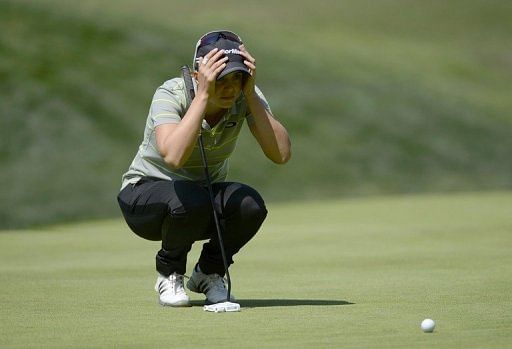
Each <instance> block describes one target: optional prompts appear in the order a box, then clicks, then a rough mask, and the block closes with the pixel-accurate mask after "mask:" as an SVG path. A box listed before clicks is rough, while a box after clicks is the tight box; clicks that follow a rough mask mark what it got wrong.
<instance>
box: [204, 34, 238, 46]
mask: <svg viewBox="0 0 512 349" xmlns="http://www.w3.org/2000/svg"><path fill="white" fill-rule="evenodd" d="M219 39H226V40H230V41H234V42H238V43H239V44H241V43H242V39H240V37H239V36H238V35H236V34H235V33H233V32H230V31H227V30H223V31H218V32H212V33H208V34H206V35H204V36H203V37H202V38H201V39H200V40H199V42H200V46H206V45H211V44H214V43H216V42H217V41H219Z"/></svg>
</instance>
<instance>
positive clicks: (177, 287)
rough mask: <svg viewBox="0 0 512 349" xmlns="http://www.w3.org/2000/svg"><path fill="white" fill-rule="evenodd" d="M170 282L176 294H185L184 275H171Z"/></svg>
mask: <svg viewBox="0 0 512 349" xmlns="http://www.w3.org/2000/svg"><path fill="white" fill-rule="evenodd" d="M169 281H170V282H171V287H172V291H173V292H174V293H185V288H184V287H183V275H171V276H169Z"/></svg>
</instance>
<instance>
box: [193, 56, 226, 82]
mask: <svg viewBox="0 0 512 349" xmlns="http://www.w3.org/2000/svg"><path fill="white" fill-rule="evenodd" d="M197 60H198V65H199V67H198V70H199V72H200V73H202V74H203V75H205V76H206V77H207V78H208V79H209V80H211V79H213V78H216V77H217V75H218V74H219V73H220V72H221V71H222V69H224V68H225V67H226V62H227V60H228V57H227V56H224V51H223V50H219V49H217V48H214V49H213V50H211V51H210V52H208V53H207V54H206V55H205V56H204V57H198V59H197Z"/></svg>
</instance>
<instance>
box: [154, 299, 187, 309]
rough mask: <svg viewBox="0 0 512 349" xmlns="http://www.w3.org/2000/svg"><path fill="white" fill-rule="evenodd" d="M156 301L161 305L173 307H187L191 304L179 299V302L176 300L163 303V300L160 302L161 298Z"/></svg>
mask: <svg viewBox="0 0 512 349" xmlns="http://www.w3.org/2000/svg"><path fill="white" fill-rule="evenodd" d="M158 303H159V304H160V305H161V306H163V307H173V308H188V307H191V306H192V304H191V303H190V301H181V302H176V303H165V302H162V301H161V300H158Z"/></svg>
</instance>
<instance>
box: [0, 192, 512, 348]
mask: <svg viewBox="0 0 512 349" xmlns="http://www.w3.org/2000/svg"><path fill="white" fill-rule="evenodd" d="M511 208H512V194H511V193H510V192H503V193H498V192H496V193H485V194H484V193H480V194H476V193H468V194H459V195H429V196H395V197H375V198H367V199H352V200H338V201H324V202H310V203H296V204H279V205H278V204H274V205H271V206H270V215H269V218H268V220H267V222H266V223H265V224H264V226H263V228H262V230H261V232H260V233H259V234H258V235H257V236H256V238H255V239H254V240H253V241H251V243H250V244H249V245H248V246H246V248H245V249H244V250H243V251H242V252H241V253H240V255H239V256H238V257H237V258H236V263H235V264H234V265H233V267H232V268H231V274H232V278H233V286H234V293H235V294H236V295H237V297H238V299H239V301H240V303H241V305H242V311H241V312H240V313H234V314H213V313H205V312H203V310H202V307H201V304H202V297H200V296H199V295H196V294H192V298H193V301H194V306H193V307H192V308H187V309H172V308H164V307H161V306H159V305H158V304H157V298H156V293H155V292H154V290H153V289H152V287H153V283H154V281H155V276H156V275H155V272H154V254H155V253H156V250H157V249H158V244H157V243H154V242H147V241H144V240H141V239H139V238H136V237H135V236H134V235H133V234H131V233H130V232H129V231H128V229H127V227H126V226H125V225H124V223H122V222H121V221H119V220H110V221H91V222H88V223H81V224H72V225H60V226H53V227H47V228H41V229H33V230H21V231H3V232H1V233H0V281H1V284H2V292H1V294H0V301H1V303H2V316H1V317H0V328H1V329H2V331H1V334H0V346H1V347H2V348H112V347H122V348H152V347H163V346H173V347H182V348H197V347H213V348H217V347H223V348H262V347H263V348H302V347H313V348H334V347H336V348H337V347H344V348H374V347H379V348H426V347H436V348H482V347H485V348H505V347H509V346H510V345H512V335H511V334H510V331H509V327H510V323H511V320H512V317H511V314H512V312H511V310H512V299H511V297H510V294H511V286H510V282H509V281H510V279H511V277H512V274H511V269H510V268H509V266H510V264H511V263H512V256H511V254H510V248H511V247H512V246H511V243H512V241H511V238H510V231H511V229H512V219H511V216H510V209H511ZM199 249H200V245H196V246H195V247H194V248H193V250H192V252H191V256H190V258H189V261H188V265H189V271H190V269H191V267H192V265H193V263H194V262H195V260H196V258H197V256H198V252H199ZM426 317H430V318H433V319H435V320H436V322H437V328H436V330H435V332H434V333H433V334H424V333H423V332H421V330H420V329H419V324H420V322H421V320H423V319H424V318H426Z"/></svg>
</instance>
